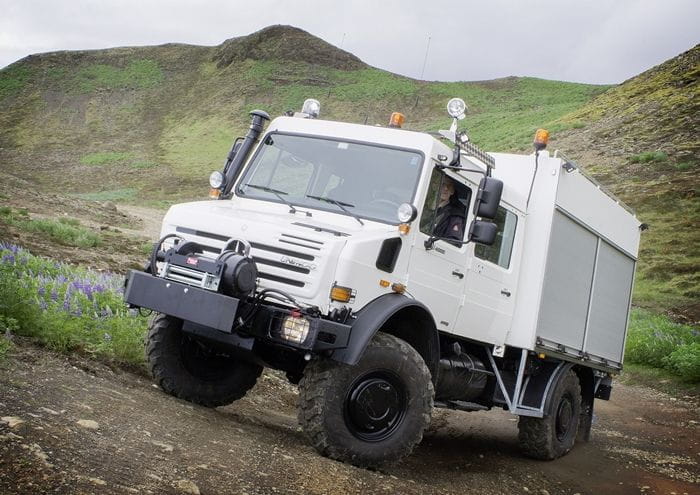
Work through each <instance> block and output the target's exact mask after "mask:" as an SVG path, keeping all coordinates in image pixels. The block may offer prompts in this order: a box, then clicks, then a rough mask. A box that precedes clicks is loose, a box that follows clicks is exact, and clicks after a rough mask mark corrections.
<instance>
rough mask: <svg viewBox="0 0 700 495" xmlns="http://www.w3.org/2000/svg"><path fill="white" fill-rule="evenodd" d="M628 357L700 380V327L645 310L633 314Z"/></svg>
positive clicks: (637, 361) (689, 379) (691, 379)
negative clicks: (695, 327)
mask: <svg viewBox="0 0 700 495" xmlns="http://www.w3.org/2000/svg"><path fill="white" fill-rule="evenodd" d="M625 359H626V360H627V361H628V362H630V363H635V364H641V365H646V366H651V367H655V368H663V369H665V370H667V371H669V372H670V373H672V374H675V375H678V376H680V377H681V378H682V379H683V380H685V381H688V382H691V383H700V331H698V329H694V328H692V327H690V326H687V325H680V324H678V323H673V322H672V321H671V320H670V319H669V318H668V317H666V316H663V315H656V314H652V313H650V312H648V311H644V310H638V309H637V310H633V311H632V314H631V315H630V326H629V333H628V336H627V345H626V347H625Z"/></svg>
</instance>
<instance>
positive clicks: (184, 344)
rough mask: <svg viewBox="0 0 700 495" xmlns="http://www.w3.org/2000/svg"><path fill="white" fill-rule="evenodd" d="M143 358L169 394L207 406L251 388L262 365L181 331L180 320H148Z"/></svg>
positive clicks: (223, 402)
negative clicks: (213, 347)
mask: <svg viewBox="0 0 700 495" xmlns="http://www.w3.org/2000/svg"><path fill="white" fill-rule="evenodd" d="M146 360H147V361H148V366H149V368H150V370H151V374H152V375H153V378H154V380H155V381H156V383H157V384H158V385H160V388H162V389H163V390H164V391H165V392H167V393H169V394H170V395H174V396H175V397H179V398H180V399H184V400H187V401H189V402H194V403H195V404H199V405H202V406H206V407H217V406H225V405H227V404H230V403H231V402H233V401H235V400H238V399H240V398H241V397H243V396H244V395H245V394H246V392H248V390H250V389H251V388H253V386H254V385H255V382H256V381H257V379H258V377H259V376H260V373H262V367H261V366H258V365H256V364H251V363H246V362H244V361H240V360H238V359H235V358H233V357H231V356H228V355H226V354H223V353H220V352H216V351H214V350H213V349H210V348H209V347H207V346H205V345H204V344H202V343H200V342H198V341H196V340H194V339H192V338H190V337H188V336H187V334H185V333H183V331H182V320H179V319H177V318H173V317H172V316H167V315H162V314H161V315H157V316H156V317H155V318H153V320H152V321H151V324H150V327H149V331H148V340H147V343H146Z"/></svg>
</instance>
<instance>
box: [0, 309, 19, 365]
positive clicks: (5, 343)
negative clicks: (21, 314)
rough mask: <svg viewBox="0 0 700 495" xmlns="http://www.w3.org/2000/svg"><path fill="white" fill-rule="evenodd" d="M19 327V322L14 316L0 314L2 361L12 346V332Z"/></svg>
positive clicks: (0, 357) (0, 352)
mask: <svg viewBox="0 0 700 495" xmlns="http://www.w3.org/2000/svg"><path fill="white" fill-rule="evenodd" d="M18 329H19V324H18V323H17V320H15V319H14V318H8V317H5V316H2V315H0V363H1V362H2V361H3V360H4V359H5V356H6V355H7V353H8V351H9V350H10V349H11V348H12V340H10V339H11V338H12V334H13V333H16V332H17V330H18Z"/></svg>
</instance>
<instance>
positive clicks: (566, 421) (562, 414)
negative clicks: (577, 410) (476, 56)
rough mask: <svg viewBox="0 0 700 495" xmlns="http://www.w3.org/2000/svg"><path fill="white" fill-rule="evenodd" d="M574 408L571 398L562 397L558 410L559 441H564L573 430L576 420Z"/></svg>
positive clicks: (557, 432)
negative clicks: (574, 420) (570, 430)
mask: <svg viewBox="0 0 700 495" xmlns="http://www.w3.org/2000/svg"><path fill="white" fill-rule="evenodd" d="M573 413H574V407H573V404H572V402H571V398H570V397H569V396H564V397H562V399H561V401H560V402H559V407H558V408H557V415H556V434H557V439H558V440H559V441H562V440H563V439H564V437H565V436H566V435H567V433H568V432H569V429H570V428H571V423H572V422H573V419H574V417H573V416H574V414H573Z"/></svg>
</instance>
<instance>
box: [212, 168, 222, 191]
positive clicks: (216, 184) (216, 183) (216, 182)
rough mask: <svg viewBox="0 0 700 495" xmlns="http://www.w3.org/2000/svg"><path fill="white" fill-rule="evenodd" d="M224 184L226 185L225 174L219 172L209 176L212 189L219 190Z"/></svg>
mask: <svg viewBox="0 0 700 495" xmlns="http://www.w3.org/2000/svg"><path fill="white" fill-rule="evenodd" d="M223 183H224V174H222V173H221V172H219V171H218V170H216V171H214V172H212V173H211V175H210V176H209V185H210V186H211V187H213V188H214V189H219V188H220V187H221V185H222V184H223Z"/></svg>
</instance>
